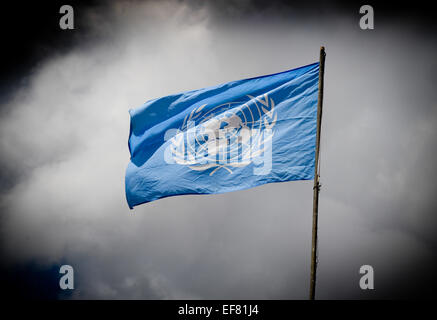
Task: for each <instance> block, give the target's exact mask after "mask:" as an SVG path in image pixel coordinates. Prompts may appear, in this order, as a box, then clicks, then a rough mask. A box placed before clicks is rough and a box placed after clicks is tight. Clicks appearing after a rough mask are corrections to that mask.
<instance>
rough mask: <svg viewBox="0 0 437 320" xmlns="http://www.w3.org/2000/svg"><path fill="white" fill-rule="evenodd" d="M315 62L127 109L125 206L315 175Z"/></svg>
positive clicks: (317, 77)
mask: <svg viewBox="0 0 437 320" xmlns="http://www.w3.org/2000/svg"><path fill="white" fill-rule="evenodd" d="M318 81H319V63H314V64H311V65H307V66H304V67H301V68H297V69H293V70H289V71H284V72H281V73H276V74H272V75H267V76H261V77H256V78H251V79H245V80H238V81H233V82H229V83H225V84H222V85H218V86H214V87H209V88H204V89H199V90H193V91H189V92H183V93H179V94H175V95H171V96H167V97H162V98H158V99H155V100H150V101H148V102H146V103H145V104H144V105H143V106H141V107H140V108H138V109H135V110H130V112H129V113H130V116H131V126H130V135H129V150H130V154H131V160H130V163H129V165H128V167H127V170H126V198H127V202H128V204H129V207H130V208H133V207H134V206H136V205H139V204H142V203H146V202H150V201H153V200H157V199H160V198H164V197H168V196H174V195H183V194H213V193H222V192H229V191H236V190H242V189H247V188H251V187H255V186H258V185H261V184H266V183H271V182H281V181H290V180H311V179H313V177H314V166H315V146H316V131H317V99H318V98H317V97H318Z"/></svg>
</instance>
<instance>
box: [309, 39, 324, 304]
mask: <svg viewBox="0 0 437 320" xmlns="http://www.w3.org/2000/svg"><path fill="white" fill-rule="evenodd" d="M325 56H326V53H325V47H320V65H319V98H318V103H317V134H316V159H315V166H314V187H313V190H314V192H313V194H314V198H313V233H312V235H313V236H312V249H311V280H310V300H314V297H315V294H316V270H317V224H318V214H319V212H318V211H319V192H320V183H319V178H320V176H319V175H320V172H319V150H320V133H321V126H322V108H323V76H324V74H325Z"/></svg>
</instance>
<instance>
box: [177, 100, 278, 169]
mask: <svg viewBox="0 0 437 320" xmlns="http://www.w3.org/2000/svg"><path fill="white" fill-rule="evenodd" d="M246 98H247V101H235V102H227V103H224V104H220V105H218V106H214V107H211V108H206V106H207V105H206V104H204V105H201V106H199V107H197V108H195V109H193V110H192V111H191V112H190V113H189V114H188V115H187V116H186V117H185V118H184V120H183V123H182V125H181V127H180V128H179V129H178V130H177V133H176V134H175V135H174V137H172V138H171V139H170V144H169V154H170V157H171V158H172V161H173V163H175V164H178V165H183V166H187V167H188V168H190V169H192V170H196V171H205V170H209V175H210V176H212V175H214V174H215V173H216V172H217V171H219V170H220V169H223V170H224V171H226V172H228V173H229V174H232V173H233V170H234V169H235V168H241V167H246V166H248V165H249V164H251V163H254V164H259V163H260V160H262V161H265V159H266V155H269V156H270V159H269V160H270V162H271V146H272V138H273V134H274V126H275V124H276V120H277V113H276V111H275V102H274V101H273V99H272V98H271V97H269V96H268V95H267V94H262V95H259V96H256V97H253V96H251V95H247V96H246Z"/></svg>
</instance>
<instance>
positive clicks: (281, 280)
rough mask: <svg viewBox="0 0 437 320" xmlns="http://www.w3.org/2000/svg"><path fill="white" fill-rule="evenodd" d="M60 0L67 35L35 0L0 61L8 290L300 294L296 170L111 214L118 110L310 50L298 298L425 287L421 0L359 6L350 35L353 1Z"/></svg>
mask: <svg viewBox="0 0 437 320" xmlns="http://www.w3.org/2000/svg"><path fill="white" fill-rule="evenodd" d="M363 4H364V3H363ZM72 5H73V8H74V9H75V29H74V30H60V29H59V26H58V19H59V18H60V16H61V15H60V14H59V13H58V11H59V7H60V5H59V3H58V2H49V4H47V5H45V6H44V7H42V8H39V7H36V8H37V9H38V10H40V11H38V10H37V11H35V12H38V13H39V12H41V14H42V15H41V17H42V18H41V20H39V19H38V15H37V14H34V13H29V12H27V13H25V14H24V15H25V16H24V17H27V18H29V19H23V21H24V20H26V21H27V24H24V25H22V28H21V29H17V31H16V33H15V34H16V35H15V36H14V32H8V38H7V39H11V40H13V41H12V42H11V45H10V47H11V48H10V50H6V56H5V58H4V59H3V60H2V66H5V68H4V69H3V70H5V73H4V74H3V75H2V77H1V80H2V82H1V85H0V104H1V107H0V166H1V175H0V188H1V189H2V192H1V194H0V212H1V218H0V250H1V271H2V272H1V276H0V277H1V280H2V283H3V284H4V285H3V287H4V288H7V290H6V289H5V290H4V291H5V292H8V293H9V295H10V296H12V297H15V296H16V297H26V298H49V299H306V298H307V297H308V290H309V275H310V272H309V271H310V252H311V223H312V220H311V219H312V196H313V194H312V187H313V185H312V181H296V182H285V183H276V184H269V185H264V186H260V187H256V188H253V189H249V190H244V191H238V192H233V193H227V194H220V195H202V196H196V195H190V196H180V197H170V198H165V199H161V200H158V201H155V202H151V203H148V204H145V205H141V206H138V207H136V208H135V209H134V210H129V208H128V206H127V203H126V199H125V194H124V175H125V170H126V167H127V164H128V162H129V150H128V146H127V139H128V134H129V114H128V110H129V109H131V108H135V107H138V106H141V105H142V104H143V103H144V102H145V101H147V100H149V99H153V98H157V97H161V96H165V95H169V94H172V93H176V92H181V91H186V90H192V89H196V88H202V87H207V86H211V85H215V84H220V83H224V82H227V81H232V80H237V79H242V78H248V77H254V76H258V75H263V74H271V73H275V72H280V71H283V70H287V69H291V68H294V67H299V66H302V65H306V64H310V63H313V62H316V61H317V60H318V58H319V48H320V46H321V45H324V46H325V47H326V53H327V56H326V67H325V95H324V112H323V124H322V137H321V184H322V188H321V193H320V202H319V252H318V253H319V264H318V276H317V289H316V298H318V299H381V298H382V299H396V298H419V299H420V298H428V297H433V295H435V293H433V290H432V287H433V285H434V284H435V283H436V280H435V279H434V277H433V276H432V272H433V270H435V267H436V259H435V249H436V246H437V239H436V236H435V231H436V226H437V218H436V216H435V212H436V209H437V205H436V204H437V203H436V200H435V196H434V190H435V180H436V179H435V178H436V174H435V173H434V168H433V167H434V161H433V159H434V158H435V155H436V151H435V150H437V149H436V147H437V145H436V144H437V139H436V138H437V126H436V123H437V105H436V101H437V93H436V91H435V87H436V79H435V72H436V71H437V62H436V60H435V52H436V51H435V50H436V49H437V41H436V40H437V39H436V38H435V29H436V28H435V24H433V23H432V18H430V17H429V13H427V10H426V8H425V7H423V5H422V3H421V2H418V3H417V5H416V6H414V7H413V8H411V7H410V8H405V7H400V6H399V5H395V4H392V3H390V2H388V3H386V4H385V5H384V7H382V6H379V5H377V4H374V6H373V7H374V11H375V29H374V30H361V29H360V28H359V24H358V23H359V19H360V14H359V8H360V6H361V3H347V4H346V3H345V2H339V1H337V2H323V3H322V2H320V3H319V2H315V3H314V4H312V5H309V4H307V5H303V4H299V3H293V2H284V1H269V2H265V1H250V0H247V1H223V2H212V1H171V0H168V1H167V0H165V1H159V2H158V1H143V2H140V1H111V2H103V1H96V2H91V3H90V4H84V3H82V2H78V3H77V5H75V4H74V3H73V2H72ZM33 6H38V5H37V4H34V5H33ZM13 11H14V10H12V11H11V12H13ZM23 23H26V22H23ZM29 24H31V25H30V26H29ZM32 26H35V29H34V30H31V29H32V28H31V27H32ZM2 29H4V28H2ZM12 30H14V29H12ZM23 30H24V31H23ZM26 30H30V31H29V32H30V34H29V35H27V36H26V34H27V33H26ZM55 30H56V31H55ZM63 264H69V265H71V266H72V267H73V268H74V270H75V289H74V290H71V291H68V292H65V291H62V290H59V288H58V287H57V282H58V280H59V274H58V271H57V270H59V267H60V266H61V265H63ZM362 265H371V266H373V268H374V272H375V289H374V290H365V291H364V290H361V289H360V287H359V279H360V276H361V275H360V274H359V269H360V266H362Z"/></svg>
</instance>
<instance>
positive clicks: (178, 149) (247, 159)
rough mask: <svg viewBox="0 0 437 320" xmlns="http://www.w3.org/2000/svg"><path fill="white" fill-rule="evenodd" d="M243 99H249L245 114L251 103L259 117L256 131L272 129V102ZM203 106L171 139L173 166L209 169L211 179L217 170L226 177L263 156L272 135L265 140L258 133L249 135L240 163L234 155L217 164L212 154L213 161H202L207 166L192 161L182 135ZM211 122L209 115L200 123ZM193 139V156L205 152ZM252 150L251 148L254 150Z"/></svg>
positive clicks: (187, 117)
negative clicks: (249, 140)
mask: <svg viewBox="0 0 437 320" xmlns="http://www.w3.org/2000/svg"><path fill="white" fill-rule="evenodd" d="M247 96H248V97H249V98H250V100H249V101H248V102H246V103H244V104H243V107H244V106H246V107H247V108H249V111H250V112H252V111H251V110H250V107H249V103H250V102H253V103H254V105H255V106H256V108H257V111H258V113H259V115H260V118H259V120H257V121H258V122H259V125H260V127H262V126H264V127H265V128H266V129H268V130H271V129H272V128H273V127H274V126H275V124H276V120H277V113H276V112H274V109H275V102H274V101H273V99H272V98H269V97H268V95H267V94H263V95H260V96H257V97H253V96H251V95H247ZM258 103H259V105H258ZM226 104H228V105H230V104H232V102H231V103H226ZM223 105H224V104H222V105H220V106H217V108H218V107H221V106H223ZM205 106H206V104H203V105H201V106H200V107H198V108H195V109H193V110H192V111H191V113H189V114H187V115H186V116H185V118H184V121H183V124H182V126H181V128H180V130H179V133H178V134H177V135H176V136H175V137H173V138H172V139H171V146H170V151H171V154H172V156H173V159H174V160H175V162H176V163H177V164H180V165H187V166H188V167H189V168H190V169H192V170H196V171H203V170H208V169H211V168H213V170H212V171H211V172H210V174H209V175H210V176H212V175H213V174H214V173H215V172H217V171H218V170H219V169H221V168H223V169H225V170H227V171H228V172H229V173H231V174H232V170H231V168H233V167H244V166H247V165H249V164H250V163H251V162H252V160H251V159H252V158H253V157H256V156H259V155H261V154H262V153H263V152H264V150H265V145H266V142H268V141H269V140H271V139H272V137H273V133H272V134H270V135H268V136H265V135H263V134H262V133H261V132H260V131H255V134H254V135H253V134H252V133H253V132H254V131H253V130H250V131H251V134H250V137H249V139H250V138H251V139H252V143H251V146H250V148H245V149H243V152H242V154H241V159H238V158H239V155H238V153H237V154H234V155H233V156H231V157H230V159H225V161H220V160H217V159H216V158H215V154H214V158H212V157H206V160H209V161H208V163H199V162H198V161H196V157H195V155H196V151H195V150H193V147H192V146H191V145H188V147H187V148H185V147H186V145H185V143H184V135H183V133H184V132H185V131H187V130H188V129H189V128H188V123H190V122H192V121H194V120H198V119H199V117H201V115H202V113H201V111H202V110H203V108H204V107H205ZM261 111H262V113H261ZM211 118H213V114H210V115H209V116H208V117H205V118H203V119H202V122H205V121H207V120H209V119H211ZM245 124H247V121H245ZM246 138H247V137H246ZM195 139H196V142H197V143H198V144H199V145H200V150H198V151H197V152H199V151H201V150H205V144H204V143H203V144H202V142H201V141H199V140H198V138H197V136H196V137H195ZM241 140H242V137H241V136H237V143H234V144H233V145H234V146H233V147H234V148H238V144H239V142H240V141H241ZM253 146H255V148H254V147H253ZM185 149H186V150H185ZM234 150H235V149H234ZM231 151H232V150H231ZM231 155H232V154H231ZM204 160H205V158H204Z"/></svg>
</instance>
